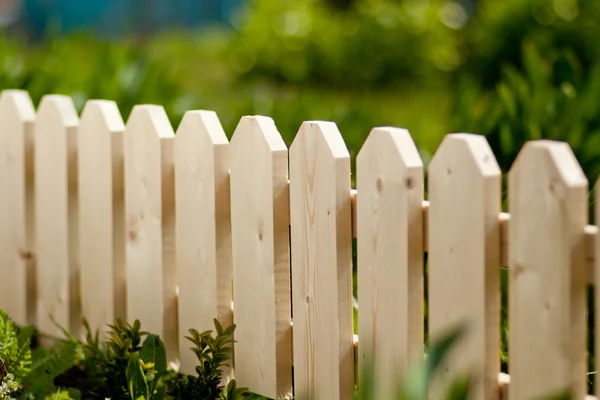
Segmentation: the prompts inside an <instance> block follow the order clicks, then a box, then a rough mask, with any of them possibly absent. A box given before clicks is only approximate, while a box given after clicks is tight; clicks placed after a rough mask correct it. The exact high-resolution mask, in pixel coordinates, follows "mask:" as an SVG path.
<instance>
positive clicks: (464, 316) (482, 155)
mask: <svg viewBox="0 0 600 400" xmlns="http://www.w3.org/2000/svg"><path fill="white" fill-rule="evenodd" d="M428 196H429V202H430V205H429V215H428V224H429V229H428V242H429V258H428V261H429V335H430V336H429V337H430V341H431V342H435V341H436V340H437V339H438V338H439V337H440V336H441V335H443V334H444V333H446V332H448V331H449V330H450V329H454V328H456V327H459V326H464V328H465V329H466V331H465V334H464V337H463V338H462V339H461V341H460V342H459V344H458V345H457V347H456V349H455V351H453V353H452V354H451V356H450V357H449V358H448V360H447V362H446V364H445V367H444V368H442V369H441V370H440V371H441V374H440V381H439V382H444V381H446V380H450V379H453V378H456V377H457V376H460V375H461V374H473V377H474V379H475V380H476V381H475V382H476V383H475V386H474V387H473V388H472V390H473V392H472V393H473V399H480V400H488V399H495V398H497V397H498V373H499V369H500V358H499V354H500V225H499V224H498V214H499V212H500V210H501V171H500V168H499V166H498V163H497V162H496V160H495V158H494V155H493V153H492V150H491V148H490V146H489V145H488V143H487V141H486V140H485V138H484V137H483V136H480V135H474V134H462V133H459V134H450V135H447V136H446V137H445V139H444V140H443V142H442V144H441V145H440V147H439V149H438V151H437V152H436V154H435V155H434V157H433V159H432V160H431V162H430V164H429V166H428ZM440 387H441V386H440ZM434 392H435V391H434ZM434 392H432V394H434ZM434 398H437V397H434Z"/></svg>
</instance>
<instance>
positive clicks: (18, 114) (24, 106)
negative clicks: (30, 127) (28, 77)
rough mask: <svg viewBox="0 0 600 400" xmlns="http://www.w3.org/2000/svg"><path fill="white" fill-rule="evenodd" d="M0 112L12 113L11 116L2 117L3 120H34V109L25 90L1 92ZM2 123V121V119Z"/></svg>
mask: <svg viewBox="0 0 600 400" xmlns="http://www.w3.org/2000/svg"><path fill="white" fill-rule="evenodd" d="M0 110H2V112H7V111H12V112H13V113H12V114H6V116H4V115H3V118H6V120H8V118H13V119H17V120H18V121H21V122H33V121H34V120H35V107H34V106H33V102H32V101H31V97H29V93H28V92H27V91H25V90H3V91H2V93H1V94H0ZM3 121H4V119H3Z"/></svg>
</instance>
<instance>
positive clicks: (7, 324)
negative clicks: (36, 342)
mask: <svg viewBox="0 0 600 400" xmlns="http://www.w3.org/2000/svg"><path fill="white" fill-rule="evenodd" d="M30 334H31V328H27V329H19V328H18V327H17V326H16V325H15V324H14V322H13V320H12V319H11V318H10V317H9V316H8V314H7V313H6V312H5V311H3V310H0V384H1V383H4V379H5V378H6V379H7V381H8V380H9V378H8V377H7V375H9V374H10V375H11V377H12V379H13V380H14V381H12V382H13V383H12V384H11V387H15V385H18V384H19V382H20V381H21V380H22V379H23V378H25V376H27V375H28V374H29V372H31V366H32V363H31V349H30V347H29V345H30V342H29V335H30Z"/></svg>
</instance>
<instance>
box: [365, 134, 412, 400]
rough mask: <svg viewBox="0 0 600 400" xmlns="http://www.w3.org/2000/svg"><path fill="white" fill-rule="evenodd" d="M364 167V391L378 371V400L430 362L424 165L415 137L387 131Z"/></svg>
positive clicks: (368, 147) (369, 148) (370, 145)
mask: <svg viewBox="0 0 600 400" xmlns="http://www.w3.org/2000/svg"><path fill="white" fill-rule="evenodd" d="M356 162H357V190H358V193H359V194H360V196H358V197H357V199H356V201H357V203H356V204H357V230H358V241H357V242H358V248H357V257H358V259H357V261H358V303H359V310H360V313H359V319H358V324H359V325H358V326H359V328H358V330H359V332H360V345H359V347H358V352H359V353H358V354H359V360H358V379H359V386H360V385H361V383H360V379H361V377H362V376H363V374H364V373H366V372H367V370H368V369H370V368H374V370H375V377H376V380H375V388H376V394H375V397H376V398H381V399H391V398H393V397H394V394H395V392H396V390H397V384H398V382H397V377H398V376H400V375H401V374H403V373H404V372H406V369H407V366H408V364H409V362H412V361H415V357H421V358H422V356H423V210H422V203H423V162H422V161H421V158H420V156H419V152H418V150H417V147H416V146H415V144H414V142H413V140H412V138H411V137H410V133H409V132H408V131H407V130H405V129H398V128H387V127H386V128H376V129H373V130H372V131H371V133H370V135H369V137H368V138H367V140H366V142H365V144H364V146H363V147H362V149H361V150H360V153H359V154H358V157H357V161H356ZM370 363H373V364H370Z"/></svg>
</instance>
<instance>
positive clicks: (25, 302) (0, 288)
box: [0, 90, 35, 325]
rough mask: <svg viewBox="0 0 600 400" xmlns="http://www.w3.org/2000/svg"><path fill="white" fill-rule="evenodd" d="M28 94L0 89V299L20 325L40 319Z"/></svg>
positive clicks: (32, 115)
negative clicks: (34, 283) (37, 312)
mask: <svg viewBox="0 0 600 400" xmlns="http://www.w3.org/2000/svg"><path fill="white" fill-rule="evenodd" d="M34 121H35V109H34V107H33V103H32V102H31V98H30V97H29V94H28V93H27V92H25V91H21V90H5V91H3V92H2V94H0V204H2V205H3V206H2V207H0V276H1V277H2V278H1V279H0V304H2V308H3V309H4V310H5V311H6V312H7V313H8V314H9V315H11V317H12V318H13V319H14V320H15V322H16V323H18V324H19V325H27V324H30V323H35V321H34V318H35V298H34V297H33V293H34V291H33V290H31V289H32V287H31V284H32V280H34V279H35V275H34V272H35V264H34V254H33V251H34V243H33V240H34V235H33V233H34V232H33V222H34V221H33V216H34V215H33V128H34V125H33V124H34Z"/></svg>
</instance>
